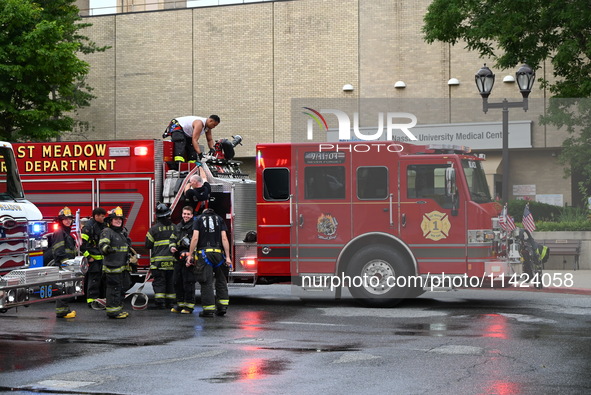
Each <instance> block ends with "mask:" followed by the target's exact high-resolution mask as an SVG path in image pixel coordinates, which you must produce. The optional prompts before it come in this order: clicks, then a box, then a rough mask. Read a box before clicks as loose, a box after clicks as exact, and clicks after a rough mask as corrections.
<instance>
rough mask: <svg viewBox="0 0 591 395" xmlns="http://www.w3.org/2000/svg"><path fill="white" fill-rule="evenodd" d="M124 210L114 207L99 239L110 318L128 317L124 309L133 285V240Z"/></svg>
mask: <svg viewBox="0 0 591 395" xmlns="http://www.w3.org/2000/svg"><path fill="white" fill-rule="evenodd" d="M124 220H125V218H124V217H123V210H121V207H116V208H115V209H113V210H112V211H111V212H110V214H109V216H108V221H109V223H108V225H109V226H108V227H107V228H105V229H103V231H102V232H101V237H100V240H99V249H100V251H101V252H102V253H103V256H104V258H103V272H104V273H105V280H106V283H107V292H106V294H107V295H106V296H107V316H108V317H109V318H118V319H122V318H127V316H128V315H129V313H128V312H126V311H123V300H124V295H125V291H126V290H128V289H129V288H130V286H131V281H130V276H129V264H128V258H129V255H130V253H131V252H130V246H131V240H130V239H129V237H128V236H127V230H126V229H125V228H124V227H123V221H124Z"/></svg>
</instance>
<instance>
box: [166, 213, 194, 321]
mask: <svg viewBox="0 0 591 395" xmlns="http://www.w3.org/2000/svg"><path fill="white" fill-rule="evenodd" d="M191 236H193V207H191V206H185V207H183V212H182V219H181V222H179V223H178V224H177V225H176V227H175V231H174V233H173V234H172V235H171V236H170V252H172V254H173V256H174V257H175V259H176V260H175V262H174V272H173V281H174V290H175V292H176V305H175V306H173V307H172V309H170V311H171V312H173V313H181V314H191V313H193V309H194V308H195V282H196V279H195V273H194V271H193V269H194V266H190V267H187V265H186V264H185V263H186V262H187V256H188V255H189V246H190V245H191Z"/></svg>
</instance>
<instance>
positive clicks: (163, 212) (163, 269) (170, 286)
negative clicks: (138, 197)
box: [145, 203, 176, 309]
mask: <svg viewBox="0 0 591 395" xmlns="http://www.w3.org/2000/svg"><path fill="white" fill-rule="evenodd" d="M171 213H172V211H171V210H170V208H168V206H167V205H166V204H164V203H158V205H157V206H156V223H155V224H154V225H153V226H152V227H151V228H150V230H148V233H146V243H145V244H146V248H148V249H150V250H152V257H151V258H150V270H151V271H152V276H153V277H154V281H153V282H152V287H153V288H154V299H155V302H156V308H157V309H163V308H165V307H168V308H171V307H172V306H173V304H174V302H175V301H176V294H175V292H174V281H173V278H172V276H173V271H174V261H175V259H174V257H173V256H172V253H171V252H170V250H169V247H170V236H171V235H172V233H173V232H174V229H175V226H174V224H173V223H172V222H171V220H170V214H171Z"/></svg>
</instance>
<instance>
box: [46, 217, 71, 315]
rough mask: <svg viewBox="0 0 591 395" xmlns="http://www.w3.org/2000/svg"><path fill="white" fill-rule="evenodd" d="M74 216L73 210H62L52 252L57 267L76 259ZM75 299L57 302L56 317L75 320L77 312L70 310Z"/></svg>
mask: <svg viewBox="0 0 591 395" xmlns="http://www.w3.org/2000/svg"><path fill="white" fill-rule="evenodd" d="M73 220H74V216H73V215H72V210H70V209H69V208H68V207H64V208H63V209H61V210H60V212H59V214H58V216H57V221H58V225H59V228H58V229H57V230H56V231H55V232H53V235H52V238H51V240H52V245H51V252H52V255H53V259H54V265H55V266H61V265H62V264H63V263H64V262H65V261H67V260H68V259H74V258H75V257H76V242H75V241H74V238H73V237H72V234H71V231H72V221H73ZM73 301H74V298H66V299H58V300H56V301H55V315H56V316H57V317H58V318H75V317H76V311H74V310H70V302H73Z"/></svg>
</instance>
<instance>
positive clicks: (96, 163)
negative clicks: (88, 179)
mask: <svg viewBox="0 0 591 395" xmlns="http://www.w3.org/2000/svg"><path fill="white" fill-rule="evenodd" d="M115 162H116V160H115V159H85V160H76V159H72V160H28V161H26V162H25V171H26V172H48V171H50V172H53V171H55V172H57V171H60V172H69V171H112V170H115Z"/></svg>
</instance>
